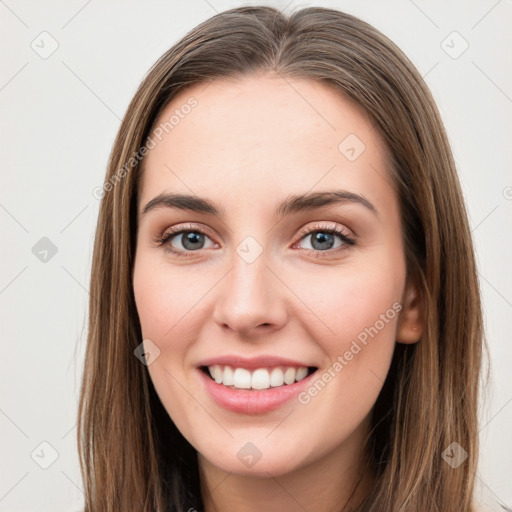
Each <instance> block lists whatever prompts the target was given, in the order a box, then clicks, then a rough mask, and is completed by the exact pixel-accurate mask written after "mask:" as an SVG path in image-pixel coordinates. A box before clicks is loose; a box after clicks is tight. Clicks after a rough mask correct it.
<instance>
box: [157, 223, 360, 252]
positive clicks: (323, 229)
mask: <svg viewBox="0 0 512 512" xmlns="http://www.w3.org/2000/svg"><path fill="white" fill-rule="evenodd" d="M189 232H193V233H200V234H202V235H205V236H208V233H206V232H205V231H203V230H202V229H198V228H197V227H196V226H194V225H187V226H183V225H182V226H180V227H178V228H170V230H167V231H165V232H164V233H163V234H161V235H159V236H157V237H156V239H155V243H156V245H157V247H163V246H164V245H168V247H167V248H166V250H167V251H169V252H171V253H173V254H174V255H176V256H178V257H185V258H188V257H191V256H192V255H193V254H194V253H195V252H199V251H200V250H201V249H198V250H195V251H186V250H185V251H177V250H176V249H174V248H172V246H171V245H170V244H169V243H168V242H169V241H170V240H172V238H174V237H175V236H177V235H181V234H182V233H189ZM317 232H320V233H328V234H331V235H337V236H338V237H339V238H340V239H341V241H342V242H343V245H341V246H340V247H337V248H336V249H327V250H325V251H320V250H318V249H304V250H306V251H309V252H311V253H312V255H313V256H314V257H322V253H329V254H330V255H332V253H337V252H339V251H342V250H346V249H347V248H348V247H350V246H352V245H355V243H356V240H355V238H352V237H350V236H349V235H347V234H346V233H345V232H344V231H343V230H341V229H340V228H338V227H333V226H327V225H318V226H315V227H314V228H305V229H303V230H301V232H300V233H299V237H300V238H299V242H300V241H302V240H303V239H304V238H306V237H307V236H309V235H312V234H313V233H317ZM296 243H298V242H296ZM294 245H296V244H294Z"/></svg>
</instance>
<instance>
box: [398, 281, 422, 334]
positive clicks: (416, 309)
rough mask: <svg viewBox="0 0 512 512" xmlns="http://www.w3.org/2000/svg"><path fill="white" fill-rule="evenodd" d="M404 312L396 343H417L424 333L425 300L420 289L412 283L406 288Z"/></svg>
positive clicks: (401, 313) (401, 315) (403, 301)
mask: <svg viewBox="0 0 512 512" xmlns="http://www.w3.org/2000/svg"><path fill="white" fill-rule="evenodd" d="M402 306H403V307H402V311H401V312H400V319H399V320H398V328H397V333H396V341H397V342H398V343H406V344H410V343H416V342H418V341H419V340H420V338H421V336H422V335H423V331H424V320H423V299H422V296H421V293H420V292H419V289H418V287H417V286H416V285H415V284H413V283H410V284H409V285H408V286H407V287H406V291H405V293H404V298H403V300H402Z"/></svg>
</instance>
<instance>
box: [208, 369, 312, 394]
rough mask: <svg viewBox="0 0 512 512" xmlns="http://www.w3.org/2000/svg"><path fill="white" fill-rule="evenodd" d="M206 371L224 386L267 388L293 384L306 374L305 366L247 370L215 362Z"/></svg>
mask: <svg viewBox="0 0 512 512" xmlns="http://www.w3.org/2000/svg"><path fill="white" fill-rule="evenodd" d="M208 371H209V372H210V375H211V376H212V378H213V379H215V382H216V383H217V384H223V385H224V386H234V387H235V388H238V389H251V388H252V389H267V388H269V387H277V386H282V385H283V383H285V384H293V383H294V382H296V381H297V382H298V381H299V380H302V379H303V378H304V377H306V376H307V374H308V369H307V367H305V366H301V367H299V368H294V367H291V366H290V367H283V368H279V367H275V368H269V369H267V368H258V369H257V370H254V371H252V372H251V371H249V370H247V369H246V368H233V367H231V366H221V365H218V364H215V365H213V366H208Z"/></svg>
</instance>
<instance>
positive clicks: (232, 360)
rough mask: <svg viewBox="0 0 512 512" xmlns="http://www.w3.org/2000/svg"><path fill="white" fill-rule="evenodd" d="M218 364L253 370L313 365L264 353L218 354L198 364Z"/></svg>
mask: <svg viewBox="0 0 512 512" xmlns="http://www.w3.org/2000/svg"><path fill="white" fill-rule="evenodd" d="M216 364H218V365H228V366H232V367H234V368H247V369H253V370H254V369H257V368H268V367H273V366H293V367H296V368H299V367H306V368H308V367H310V366H313V365H311V364H307V363H303V362H300V361H296V360H293V359H287V358H284V357H277V356H272V355H262V356H258V357H244V356H236V355H225V356H216V357H210V358H208V359H204V360H203V361H201V362H200V363H199V364H198V366H213V365H216Z"/></svg>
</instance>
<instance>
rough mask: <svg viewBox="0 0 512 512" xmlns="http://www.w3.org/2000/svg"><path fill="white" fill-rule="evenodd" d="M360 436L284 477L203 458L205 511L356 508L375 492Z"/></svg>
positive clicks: (334, 511) (336, 510) (337, 511)
mask: <svg viewBox="0 0 512 512" xmlns="http://www.w3.org/2000/svg"><path fill="white" fill-rule="evenodd" d="M359 432H361V431H359ZM365 433H366V432H365ZM354 436H356V437H357V439H352V438H351V439H347V440H345V442H344V443H342V444H341V445H339V446H337V447H336V449H334V450H332V451H330V452H328V453H326V454H325V455H324V456H322V457H320V458H319V459H317V460H315V461H314V462H311V463H309V464H307V465H305V466H302V467H300V468H298V469H295V470H293V471H291V472H289V473H286V474H284V475H278V476H275V475H271V474H270V473H267V475H266V476H257V477H255V476H251V475H237V474H235V473H230V472H226V471H224V470H222V469H220V468H219V467H217V466H214V465H213V464H211V463H210V462H209V461H208V460H207V459H205V458H204V457H203V456H202V455H200V454H199V455H198V462H199V471H200V481H201V492H202V498H203V504H204V511H205V512H226V511H231V510H236V511H237V512H259V511H261V510H265V511H266V512H288V511H290V512H292V511H293V512H295V511H297V510H314V511H315V512H340V511H346V512H348V511H352V510H356V508H357V505H358V504H359V503H360V502H361V501H362V499H363V498H364V497H365V496H366V495H367V494H368V493H369V491H370V489H371V486H372V484H373V474H372V473H371V472H370V471H369V470H366V471H364V468H363V460H364V457H363V455H364V454H363V441H364V439H363V436H361V435H360V433H354ZM363 471H364V472H363Z"/></svg>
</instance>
